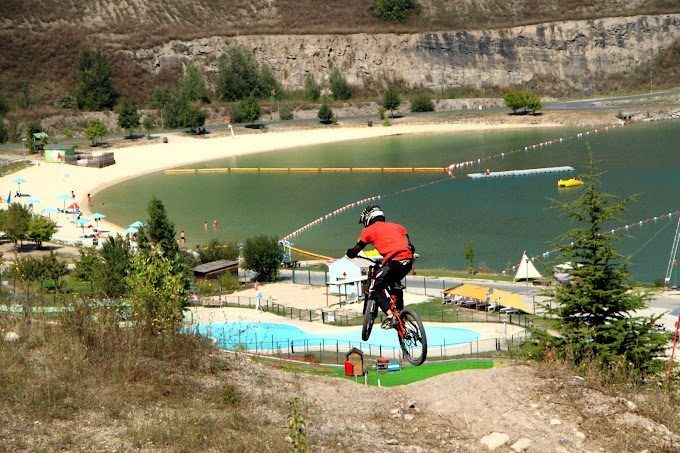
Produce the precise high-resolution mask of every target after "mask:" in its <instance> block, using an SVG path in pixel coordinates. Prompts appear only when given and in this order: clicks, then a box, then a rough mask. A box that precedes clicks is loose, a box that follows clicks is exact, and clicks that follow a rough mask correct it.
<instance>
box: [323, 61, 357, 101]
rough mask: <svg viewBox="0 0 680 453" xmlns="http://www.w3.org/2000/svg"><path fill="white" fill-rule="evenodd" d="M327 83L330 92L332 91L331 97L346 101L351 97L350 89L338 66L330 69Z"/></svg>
mask: <svg viewBox="0 0 680 453" xmlns="http://www.w3.org/2000/svg"><path fill="white" fill-rule="evenodd" d="M328 85H329V86H330V89H331V92H332V93H333V99H336V100H339V101H346V100H347V99H349V98H351V97H352V89H351V88H350V87H349V84H348V83H347V80H345V77H344V76H343V75H342V73H341V72H340V70H339V69H338V68H335V69H333V71H331V75H330V77H329V79H328Z"/></svg>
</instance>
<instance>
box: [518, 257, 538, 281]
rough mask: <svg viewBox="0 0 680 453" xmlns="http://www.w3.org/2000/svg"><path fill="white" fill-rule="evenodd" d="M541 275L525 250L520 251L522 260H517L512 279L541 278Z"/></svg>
mask: <svg viewBox="0 0 680 453" xmlns="http://www.w3.org/2000/svg"><path fill="white" fill-rule="evenodd" d="M541 277H542V275H541V274H540V273H539V272H538V271H537V270H536V267H534V263H532V262H531V260H530V259H529V257H528V256H527V252H524V253H522V260H521V261H520V262H519V266H518V268H517V273H516V274H515V278H514V280H515V281H517V280H529V279H533V278H541Z"/></svg>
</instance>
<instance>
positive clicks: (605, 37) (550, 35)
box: [118, 14, 680, 92]
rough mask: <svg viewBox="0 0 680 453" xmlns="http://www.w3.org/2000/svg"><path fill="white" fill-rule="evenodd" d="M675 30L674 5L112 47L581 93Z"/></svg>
mask: <svg viewBox="0 0 680 453" xmlns="http://www.w3.org/2000/svg"><path fill="white" fill-rule="evenodd" d="M678 39H680V14H669V15H659V16H632V17H618V18H605V19H598V20H583V21H567V22H552V23H542V24H536V25H526V26H521V27H515V28H507V29H499V30H478V31H440V32H423V33H409V34H364V33H358V34H348V35H249V36H234V37H218V36H214V37H207V38H200V39H195V40H187V41H179V40H175V41H169V42H166V43H164V44H160V45H156V46H153V47H149V48H137V49H134V50H119V51H118V52H122V53H124V54H125V57H126V58H129V59H131V60H132V61H133V62H134V63H136V64H138V65H141V67H142V68H143V69H144V70H145V71H147V72H150V73H160V72H161V71H162V70H164V69H168V70H172V71H176V70H177V69H178V68H179V67H182V66H184V65H185V64H186V63H188V62H190V61H193V62H196V63H197V64H198V65H199V66H200V67H202V68H204V71H205V72H206V73H207V74H208V75H210V74H211V73H214V72H215V71H216V69H217V67H216V66H217V65H216V60H217V57H218V56H219V55H220V54H222V53H223V52H225V51H226V50H227V49H228V48H230V47H232V46H236V45H240V46H244V47H246V48H249V49H252V51H253V53H254V55H255V57H256V58H257V60H258V61H260V62H267V63H268V64H270V65H271V66H272V68H273V69H274V71H275V73H276V74H277V76H278V77H279V78H280V80H281V81H282V83H283V85H284V87H285V88H287V89H299V88H301V87H302V83H303V80H304V77H305V75H306V74H307V73H312V74H314V75H315V76H316V77H317V78H324V77H326V76H327V75H328V74H329V72H330V70H331V69H333V68H336V67H337V68H339V69H340V70H341V71H342V72H343V73H344V74H345V76H346V77H347V80H348V81H349V83H350V84H353V85H355V86H358V87H364V88H372V87H380V86H385V85H390V84H396V85H399V86H402V87H406V88H419V87H423V88H428V89H442V88H449V87H462V86H466V87H477V88H480V87H484V86H509V85H527V84H533V85H535V84H536V83H537V82H540V81H543V82H544V83H547V84H549V85H551V86H552V87H553V88H556V87H557V88H563V89H567V90H570V91H578V92H588V91H590V90H593V89H595V88H596V87H597V86H598V81H601V80H606V79H607V78H608V77H613V76H617V75H621V74H624V75H625V74H631V73H633V72H635V71H636V70H638V68H639V66H640V64H641V63H644V62H646V61H649V60H650V59H652V58H653V56H654V55H655V54H657V53H658V52H659V51H662V50H663V49H666V48H668V47H669V46H671V45H672V44H673V43H674V41H676V40H678Z"/></svg>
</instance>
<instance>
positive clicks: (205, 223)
mask: <svg viewBox="0 0 680 453" xmlns="http://www.w3.org/2000/svg"><path fill="white" fill-rule="evenodd" d="M203 229H204V230H205V231H208V222H206V221H205V220H204V221H203Z"/></svg>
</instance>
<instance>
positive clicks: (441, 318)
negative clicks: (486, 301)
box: [195, 295, 533, 328]
mask: <svg viewBox="0 0 680 453" xmlns="http://www.w3.org/2000/svg"><path fill="white" fill-rule="evenodd" d="M195 305H199V306H203V307H242V308H252V309H254V308H256V307H257V306H258V300H257V298H255V297H248V296H234V295H223V296H213V297H210V298H200V299H199V300H198V301H196V303H195ZM408 308H410V309H413V310H415V311H416V312H417V313H418V315H420V318H421V320H422V321H426V322H450V323H455V322H493V323H508V324H514V325H517V326H521V327H524V328H529V327H533V321H532V318H531V316H528V315H524V314H519V313H500V312H488V311H478V310H471V309H456V308H453V307H452V308H450V309H446V308H442V309H441V310H424V309H419V307H418V305H417V304H415V305H410V306H409V307H408ZM259 309H260V310H262V311H265V312H268V313H274V314H276V315H279V316H283V317H285V318H287V319H297V320H300V321H309V322H312V321H321V322H322V323H324V324H331V325H336V326H356V325H361V324H363V322H364V315H363V313H361V312H357V313H347V312H343V311H339V310H326V309H303V308H295V307H288V306H286V305H281V304H277V303H276V302H273V301H272V300H270V299H262V300H261V301H260V302H259ZM384 316H385V315H384V314H383V313H382V312H379V313H378V321H379V322H382V320H383V319H384Z"/></svg>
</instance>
